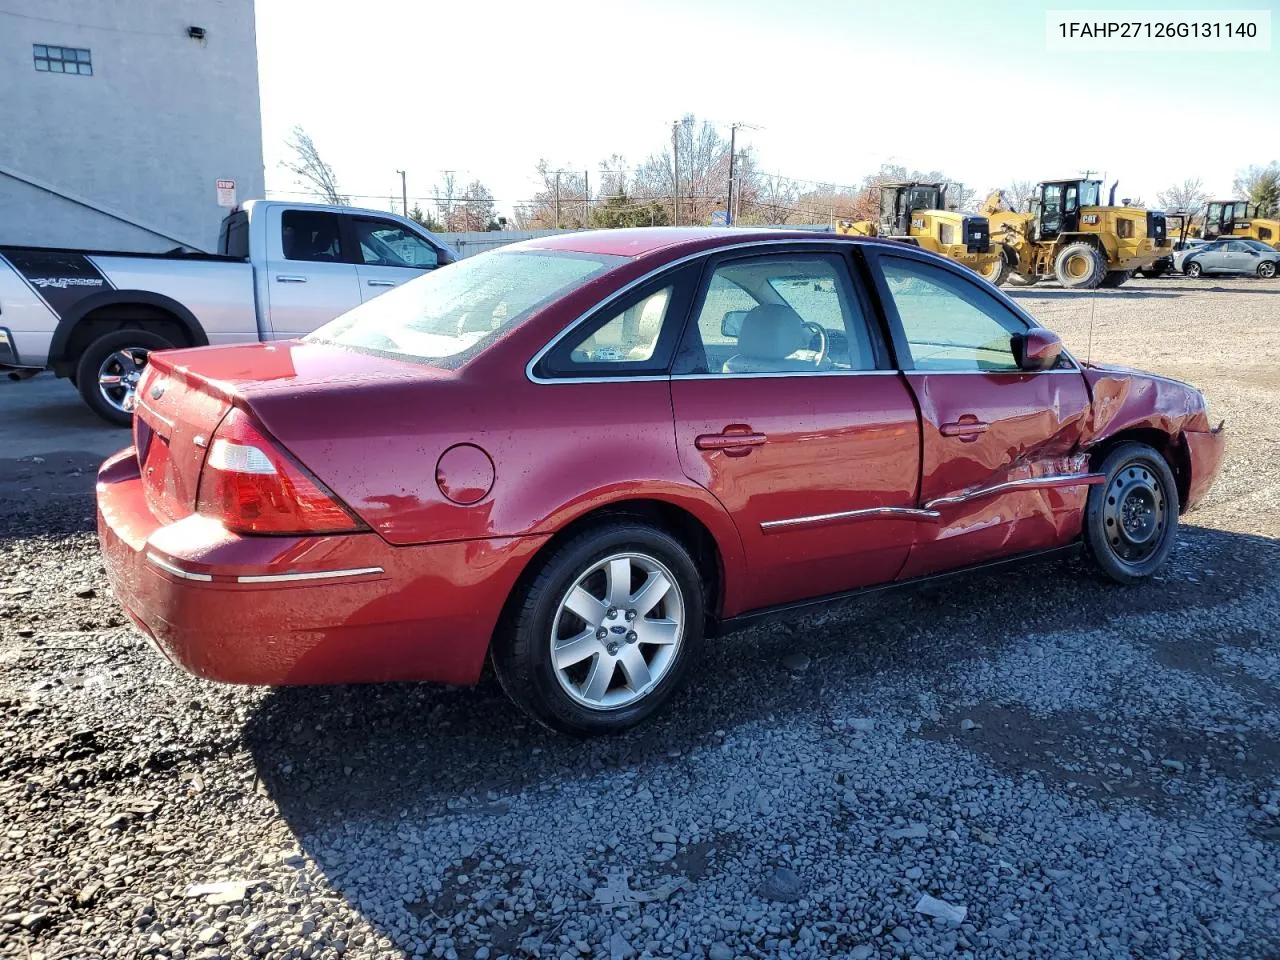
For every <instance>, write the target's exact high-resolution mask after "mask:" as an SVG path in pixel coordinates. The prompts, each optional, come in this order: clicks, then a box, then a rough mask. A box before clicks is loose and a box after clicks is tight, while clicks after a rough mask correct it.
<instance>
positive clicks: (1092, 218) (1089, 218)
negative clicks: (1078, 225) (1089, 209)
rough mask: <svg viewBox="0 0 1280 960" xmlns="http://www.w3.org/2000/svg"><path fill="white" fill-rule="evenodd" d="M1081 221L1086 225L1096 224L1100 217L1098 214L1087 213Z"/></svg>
mask: <svg viewBox="0 0 1280 960" xmlns="http://www.w3.org/2000/svg"><path fill="white" fill-rule="evenodd" d="M1081 220H1083V221H1084V222H1085V223H1092V224H1096V223H1097V222H1098V215H1097V214H1096V213H1086V214H1085V215H1084V216H1083V217H1081Z"/></svg>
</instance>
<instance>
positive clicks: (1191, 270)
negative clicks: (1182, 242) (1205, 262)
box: [1182, 260, 1204, 280]
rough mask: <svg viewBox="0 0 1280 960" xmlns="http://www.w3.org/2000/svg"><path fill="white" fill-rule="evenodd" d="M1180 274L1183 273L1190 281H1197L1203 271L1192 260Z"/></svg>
mask: <svg viewBox="0 0 1280 960" xmlns="http://www.w3.org/2000/svg"><path fill="white" fill-rule="evenodd" d="M1182 272H1183V273H1185V274H1186V275H1187V276H1188V277H1190V278H1191V279H1192V280H1198V279H1200V274H1202V273H1204V270H1203V268H1202V267H1201V266H1200V264H1199V263H1198V262H1197V261H1195V260H1192V261H1191V262H1190V263H1188V264H1187V266H1186V269H1185V270H1183V271H1182Z"/></svg>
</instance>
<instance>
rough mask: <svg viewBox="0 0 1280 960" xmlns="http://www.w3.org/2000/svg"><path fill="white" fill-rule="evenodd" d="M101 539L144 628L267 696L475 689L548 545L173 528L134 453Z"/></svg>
mask: <svg viewBox="0 0 1280 960" xmlns="http://www.w3.org/2000/svg"><path fill="white" fill-rule="evenodd" d="M97 497H98V537H99V541H100V544H101V550H102V554H103V559H104V562H105V564H106V568H107V575H108V577H109V578H110V581H111V585H112V588H113V590H114V591H115V594H116V597H117V598H118V599H119V600H120V602H121V604H122V605H123V606H124V609H125V612H126V613H127V614H128V615H129V617H130V619H131V620H133V622H134V623H135V624H136V625H137V626H138V627H139V628H140V629H141V630H142V631H143V633H144V634H145V635H146V636H147V637H149V638H150V639H151V640H152V641H153V642H154V643H155V644H156V646H157V647H159V648H160V650H161V651H162V652H163V653H164V654H165V656H166V657H168V658H169V659H170V660H171V661H173V662H174V663H176V664H178V665H179V666H182V667H183V668H184V669H186V670H188V671H190V672H191V673H193V674H196V675H197V676H200V677H205V678H207V679H210V680H218V681H222V682H225V683H252V684H267V685H273V686H274V685H283V684H316V683H364V682H374V681H384V680H433V681H440V682H445V683H460V684H465V683H474V682H475V681H476V679H477V678H478V677H479V675H480V670H481V667H482V666H483V663H484V657H485V654H486V652H487V651H488V647H489V639H490V637H491V636H492V634H493V630H494V627H495V625H496V623H497V620H498V616H499V614H500V612H501V610H502V606H503V604H504V603H505V602H506V599H507V597H508V595H509V594H510V592H511V590H512V588H513V587H514V585H515V581H516V578H517V577H518V576H519V573H520V571H521V570H522V569H523V568H524V565H525V563H526V562H527V561H528V558H529V556H530V555H531V554H532V553H533V552H534V551H535V550H537V548H538V547H539V546H540V545H541V543H542V542H543V538H541V537H517V538H504V539H493V540H470V541H458V542H454V543H440V544H428V545H420V546H410V547H393V546H391V545H389V544H388V543H387V542H386V541H384V540H383V539H382V538H381V537H379V536H378V535H377V534H375V533H366V534H351V535H344V536H326V537H264V536H241V535H238V534H235V533H232V532H229V531H227V530H226V529H225V528H224V527H222V526H221V524H218V523H216V522H213V521H210V520H207V519H205V518H203V517H199V516H191V517H187V518H185V519H182V520H179V521H176V522H173V523H165V522H163V521H162V520H161V519H160V518H157V517H156V516H155V515H154V514H153V513H152V512H151V509H150V507H149V506H148V504H147V501H146V497H145V494H144V491H143V486H142V481H141V479H140V477H139V475H138V463H137V458H136V456H135V455H134V452H133V450H132V448H130V449H128V450H124V451H122V452H121V453H118V454H116V455H115V456H113V457H111V458H110V459H109V460H107V461H106V463H104V464H103V465H102V468H101V470H100V471H99V473H98V488H97Z"/></svg>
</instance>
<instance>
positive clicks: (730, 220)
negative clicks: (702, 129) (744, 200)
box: [724, 120, 760, 227]
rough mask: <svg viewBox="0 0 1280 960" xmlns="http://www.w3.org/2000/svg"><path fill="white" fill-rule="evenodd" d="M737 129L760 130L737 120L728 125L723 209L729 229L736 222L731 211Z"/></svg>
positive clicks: (735, 217) (736, 218)
mask: <svg viewBox="0 0 1280 960" xmlns="http://www.w3.org/2000/svg"><path fill="white" fill-rule="evenodd" d="M739 127H742V128H743V129H744V130H759V129H760V128H759V127H757V126H755V125H753V124H750V123H743V122H742V121H741V120H739V121H738V122H737V123H732V124H730V125H729V202H728V203H726V204H725V207H724V220H725V226H726V227H731V226H733V225H734V224H735V223H737V221H738V217H737V215H736V213H735V212H734V209H733V193H734V187H735V186H737V183H736V181H735V180H734V170H735V169H736V166H737V159H738V152H737V149H736V145H737V140H738V128H739ZM738 194H739V195H741V194H742V191H741V190H739V191H738Z"/></svg>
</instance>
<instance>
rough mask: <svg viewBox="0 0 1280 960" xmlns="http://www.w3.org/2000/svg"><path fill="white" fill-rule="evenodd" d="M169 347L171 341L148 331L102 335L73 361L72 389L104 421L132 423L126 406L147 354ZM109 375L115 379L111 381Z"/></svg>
mask: <svg viewBox="0 0 1280 960" xmlns="http://www.w3.org/2000/svg"><path fill="white" fill-rule="evenodd" d="M173 347H174V344H173V343H171V342H170V341H169V340H167V339H165V338H164V337H163V336H161V335H160V334H158V333H155V332H154V331H151V330H142V329H126V330H115V331H113V332H111V333H106V334H103V335H102V336H100V337H99V338H98V339H97V340H94V341H93V342H92V343H90V344H89V345H88V346H87V347H85V349H84V352H83V353H82V354H80V359H79V360H78V361H77V362H76V373H75V381H74V382H75V385H76V389H77V390H79V391H80V396H81V397H83V398H84V402H85V403H86V404H88V406H89V409H90V410H92V411H93V412H94V413H96V414H97V415H98V416H100V417H101V418H102V419H103V420H105V421H107V423H111V424H115V425H116V426H117V427H127V426H129V425H130V424H131V423H132V422H133V412H132V410H131V409H127V407H128V405H129V404H130V403H131V401H132V397H133V388H134V386H135V385H136V384H137V382H138V377H139V376H141V374H142V368H143V367H144V366H146V362H147V357H149V356H150V355H151V354H152V353H153V352H155V351H156V350H171V349H173ZM110 378H115V380H114V382H112V381H111V379H110Z"/></svg>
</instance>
